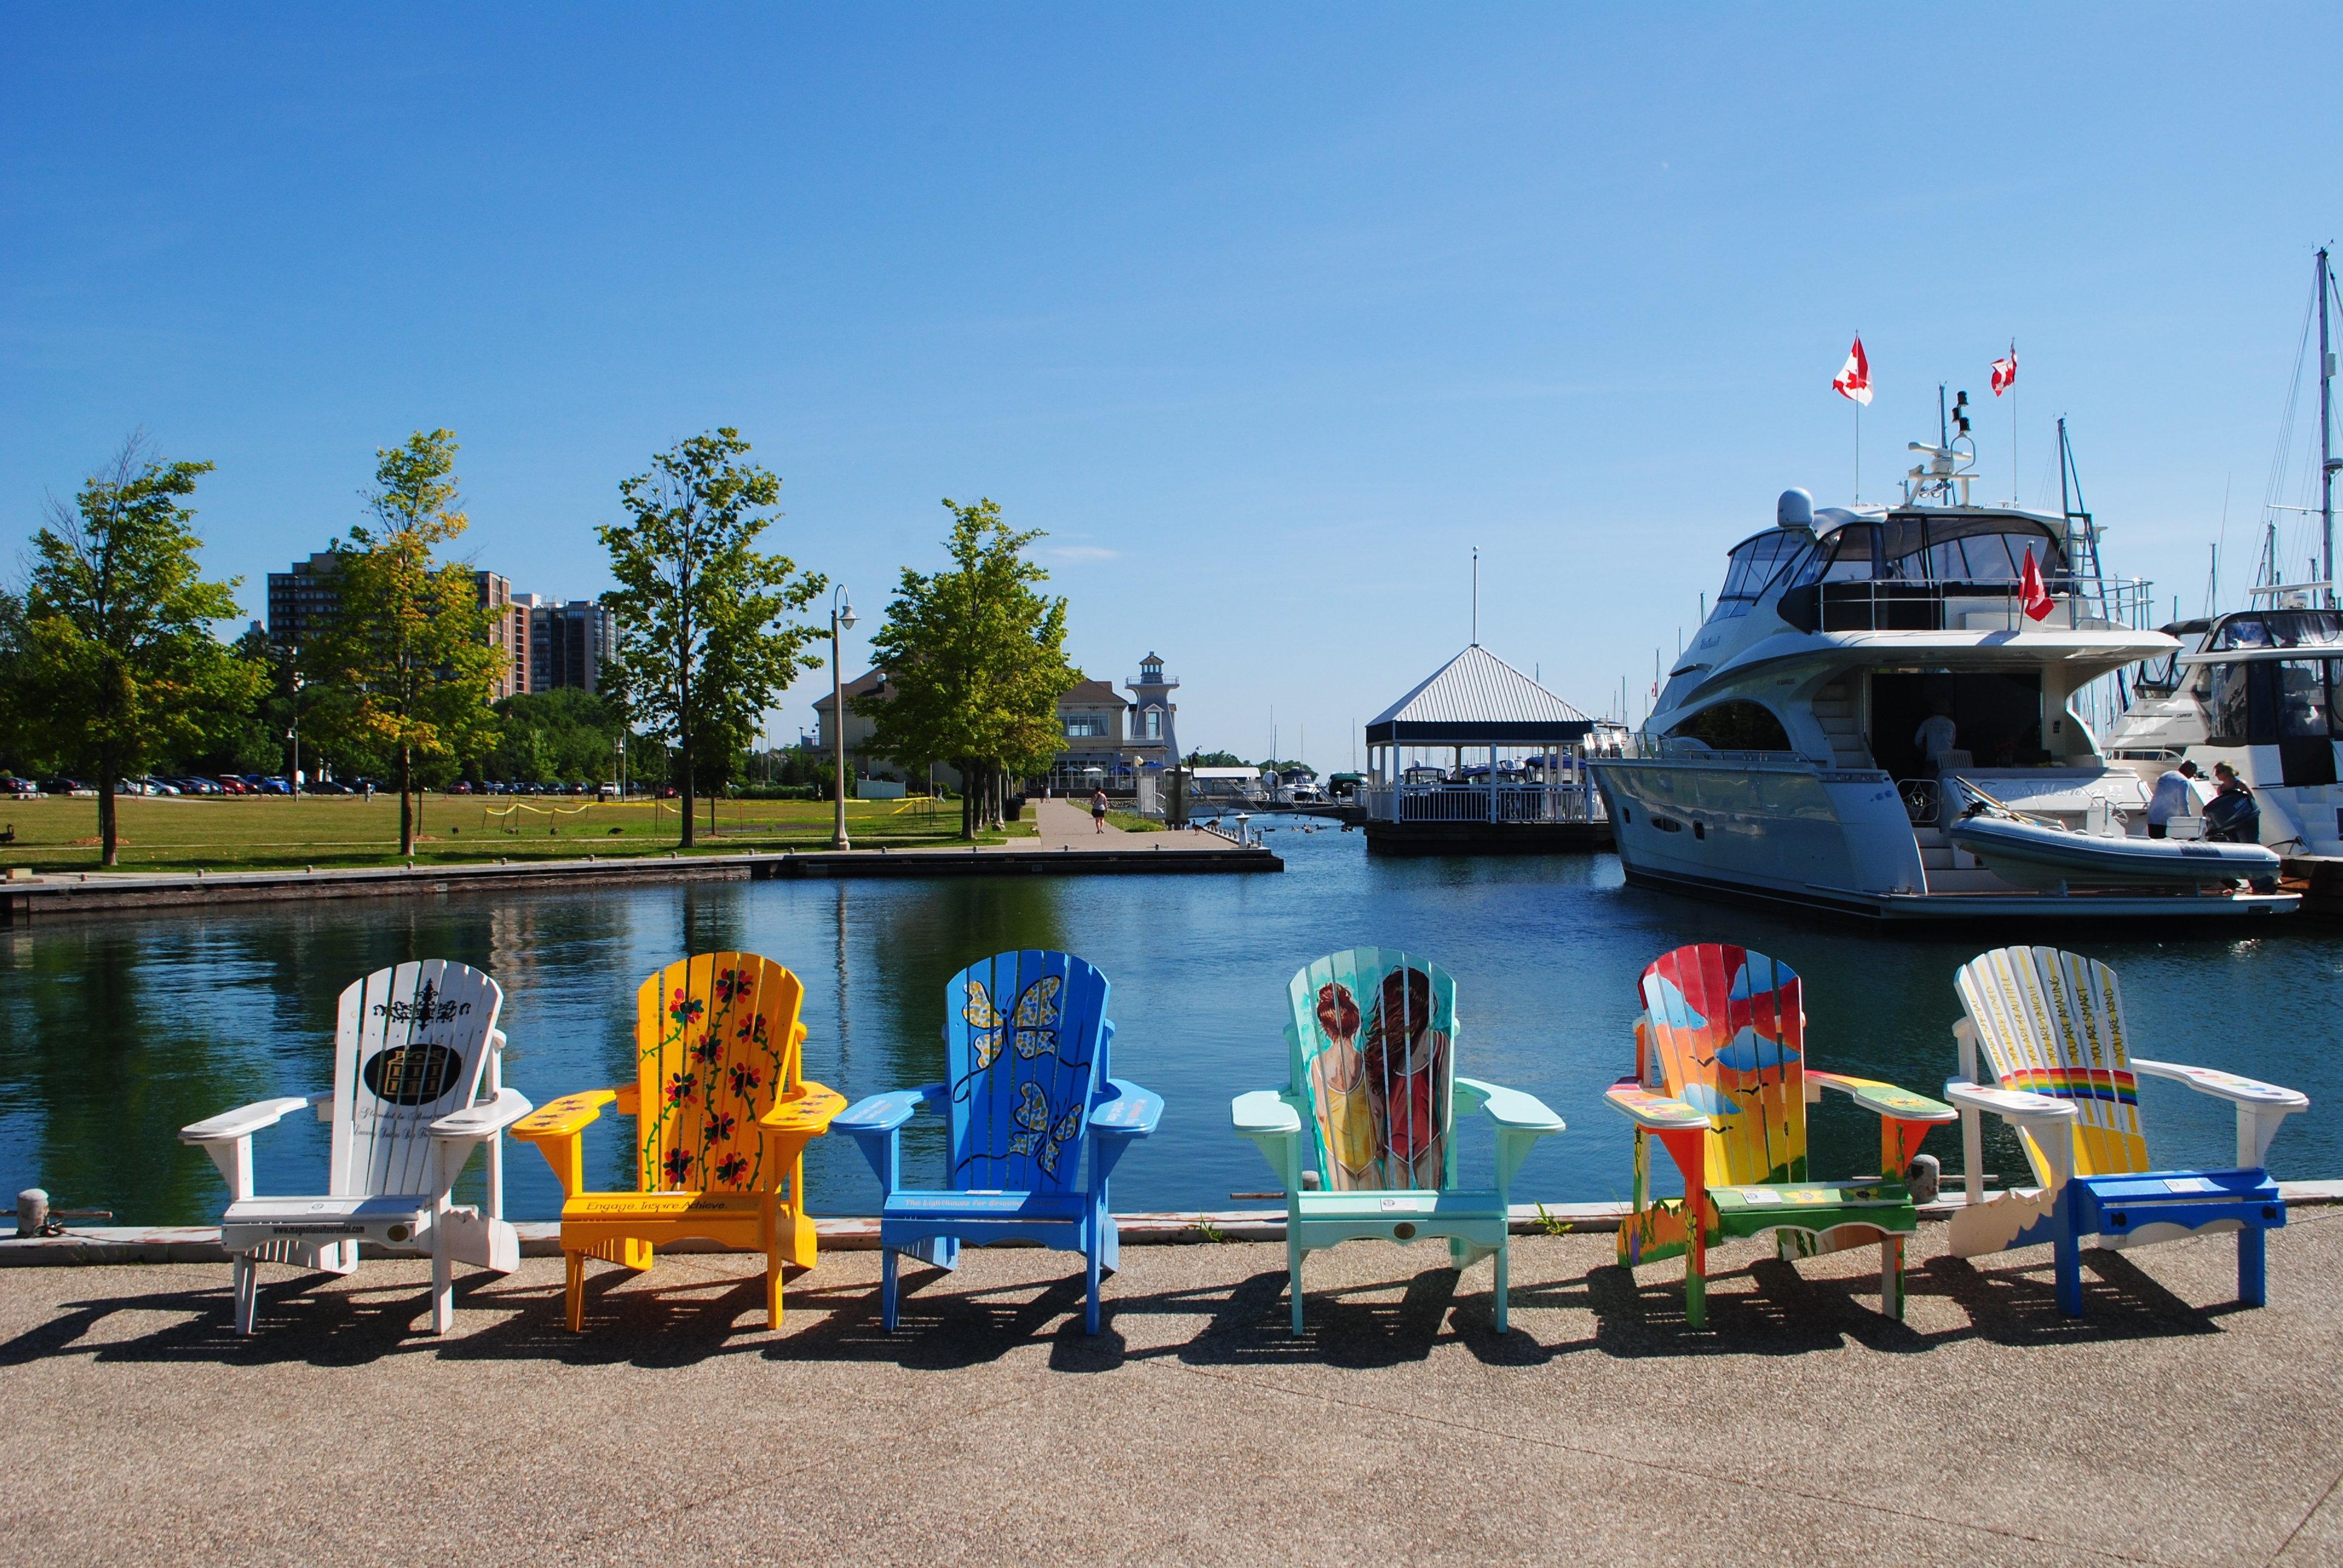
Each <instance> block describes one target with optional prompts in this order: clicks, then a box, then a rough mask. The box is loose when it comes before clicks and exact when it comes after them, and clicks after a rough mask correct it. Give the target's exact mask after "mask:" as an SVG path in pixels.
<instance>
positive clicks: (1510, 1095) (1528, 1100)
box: [1455, 1078, 1565, 1132]
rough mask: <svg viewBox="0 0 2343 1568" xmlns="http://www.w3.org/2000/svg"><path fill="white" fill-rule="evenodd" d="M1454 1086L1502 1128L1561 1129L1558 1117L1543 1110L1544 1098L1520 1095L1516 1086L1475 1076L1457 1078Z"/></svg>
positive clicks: (1544, 1108) (1538, 1130)
mask: <svg viewBox="0 0 2343 1568" xmlns="http://www.w3.org/2000/svg"><path fill="white" fill-rule="evenodd" d="M1455 1088H1456V1092H1457V1093H1458V1095H1459V1096H1460V1097H1462V1098H1464V1099H1466V1100H1477V1101H1480V1108H1481V1110H1482V1111H1484V1112H1485V1113H1486V1114H1487V1115H1488V1118H1489V1120H1490V1121H1493V1122H1495V1123H1496V1124H1497V1126H1498V1128H1499V1129H1500V1130H1501V1131H1506V1132H1561V1131H1564V1130H1565V1128H1564V1122H1563V1120H1562V1118H1561V1117H1559V1116H1556V1115H1555V1114H1554V1112H1553V1111H1549V1110H1547V1109H1546V1105H1545V1101H1543V1100H1540V1099H1539V1098H1538V1097H1537V1096H1536V1095H1534V1094H1524V1093H1523V1091H1520V1090H1518V1089H1507V1088H1506V1087H1505V1086H1504V1085H1503V1084H1502V1083H1491V1082H1488V1081H1485V1080H1483V1079H1478V1078H1459V1079H1457V1080H1456V1083H1455ZM1468 1109H1469V1107H1468Z"/></svg>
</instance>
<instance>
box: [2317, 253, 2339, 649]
mask: <svg viewBox="0 0 2343 1568" xmlns="http://www.w3.org/2000/svg"><path fill="white" fill-rule="evenodd" d="M2334 281H2335V279H2334V274H2333V273H2331V272H2329V271H2328V266H2327V247H2326V246H2319V247H2318V538H2319V548H2320V550H2321V552H2322V554H2321V558H2320V564H2321V565H2322V566H2323V567H2324V568H2325V569H2324V571H2323V572H2322V573H2321V575H2322V576H2323V577H2325V578H2326V579H2327V583H2328V588H2327V605H2328V608H2329V609H2332V608H2334V607H2335V587H2334V584H2335V469H2336V467H2337V464H2336V460H2335V448H2334V439H2335V437H2334V430H2335V425H2334V421H2333V419H2332V418H2331V417H2329V415H2330V413H2331V411H2332V409H2333V407H2334V401H2335V352H2334V350H2333V348H2331V347H2329V346H2328V336H2327V295H2328V290H2329V289H2330V288H2332V287H2333V286H2334Z"/></svg>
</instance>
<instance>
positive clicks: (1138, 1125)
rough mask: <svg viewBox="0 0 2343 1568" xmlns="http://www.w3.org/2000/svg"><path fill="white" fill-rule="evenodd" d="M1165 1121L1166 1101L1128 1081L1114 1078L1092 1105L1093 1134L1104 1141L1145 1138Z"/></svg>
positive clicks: (1151, 1091) (1158, 1095) (1153, 1092)
mask: <svg viewBox="0 0 2343 1568" xmlns="http://www.w3.org/2000/svg"><path fill="white" fill-rule="evenodd" d="M1162 1119H1163V1097H1162V1096H1161V1095H1160V1094H1158V1093H1156V1092H1155V1091H1153V1090H1151V1089H1141V1088H1140V1087H1139V1085H1137V1084H1135V1083H1133V1082H1131V1081H1130V1080H1129V1079H1127V1078H1110V1079H1108V1080H1107V1081H1106V1092H1105V1093H1104V1094H1101V1095H1100V1096H1099V1097H1098V1098H1096V1099H1094V1100H1092V1101H1091V1131H1092V1132H1095V1133H1097V1134H1098V1135H1099V1136H1100V1137H1101V1138H1124V1139H1129V1138H1144V1137H1146V1136H1147V1135H1148V1134H1149V1133H1151V1132H1152V1131H1155V1124H1156V1123H1157V1122H1158V1121H1161V1120H1162Z"/></svg>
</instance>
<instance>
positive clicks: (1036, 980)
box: [944, 949, 1114, 1192]
mask: <svg viewBox="0 0 2343 1568" xmlns="http://www.w3.org/2000/svg"><path fill="white" fill-rule="evenodd" d="M1107 990H1108V988H1107V980H1106V977H1105V976H1104V975H1102V974H1101V973H1100V972H1099V971H1098V970H1096V969H1094V968H1092V967H1091V965H1090V964H1088V963H1086V962H1084V961H1083V960H1081V959H1078V958H1076V957H1074V956H1073V955H1072V954H1071V953H1059V952H1042V951H1039V950H1031V949H1029V950H1025V951H1022V952H1013V953H996V954H994V955H993V956H992V957H991V958H989V959H985V960H982V961H981V962H978V963H973V964H970V965H969V966H968V968H966V969H964V970H961V971H960V973H959V974H957V975H954V976H953V977H952V978H951V980H950V981H949V982H948V983H947V984H946V986H945V989H944V1060H945V1064H946V1071H947V1074H948V1078H947V1081H948V1082H949V1083H950V1089H951V1132H950V1139H951V1142H950V1182H951V1188H952V1190H953V1191H961V1192H970V1191H1007V1192H1062V1191H1072V1190H1074V1189H1075V1188H1076V1185H1077V1183H1078V1181H1079V1179H1080V1168H1081V1156H1082V1148H1083V1143H1084V1140H1085V1139H1086V1138H1087V1137H1088V1135H1089V1131H1090V1120H1091V1097H1092V1095H1093V1094H1094V1093H1095V1091H1096V1090H1097V1087H1098V1084H1099V1081H1100V1080H1101V1077H1102V1076H1103V1075H1104V1073H1105V1071H1106V1070H1107V1062H1106V1054H1107V1041H1108V1039H1109V1037H1110V1032H1111V1030H1112V1029H1113V1027H1114V1026H1113V1025H1112V1024H1111V1023H1110V1022H1108V1021H1107V1016H1106V1005H1107Z"/></svg>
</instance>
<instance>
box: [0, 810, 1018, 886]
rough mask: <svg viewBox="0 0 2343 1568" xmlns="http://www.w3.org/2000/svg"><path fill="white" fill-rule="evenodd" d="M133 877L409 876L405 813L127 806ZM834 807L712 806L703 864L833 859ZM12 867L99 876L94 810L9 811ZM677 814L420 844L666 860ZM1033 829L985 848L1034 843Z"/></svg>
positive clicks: (892, 829)
mask: <svg viewBox="0 0 2343 1568" xmlns="http://www.w3.org/2000/svg"><path fill="white" fill-rule="evenodd" d="M833 809H834V808H833V807H832V806H831V805H830V802H829V801H827V800H725V801H720V802H719V803H718V805H717V808H716V823H715V828H714V829H713V830H712V831H711V830H710V829H709V819H708V807H707V806H706V805H705V804H704V803H703V804H702V805H701V806H700V807H699V810H698V811H697V812H696V813H695V814H694V815H695V816H696V817H697V819H698V820H699V846H698V849H697V851H696V852H699V853H710V854H723V853H729V852H734V851H738V850H741V849H828V848H829V847H830V829H831V820H832V811H833ZM116 810H117V811H118V812H119V817H118V821H119V823H120V825H121V834H122V844H121V850H122V853H121V864H120V867H119V869H121V870H125V871H192V870H194V869H196V868H197V867H201V868H203V869H206V870H215V871H217V870H269V869H282V868H290V867H298V866H387V865H395V864H397V863H398V802H397V799H389V798H386V797H383V796H379V795H377V797H375V799H373V800H371V801H368V800H366V799H363V798H361V797H358V796H355V795H327V796H321V797H318V798H316V799H299V800H288V799H283V798H281V797H259V798H255V797H248V796H247V797H239V796H229V797H226V798H225V799H222V798H216V797H210V796H176V797H175V796H167V795H166V796H163V797H160V798H153V797H147V796H126V797H123V798H121V799H118V800H117V801H116ZM5 829H14V831H15V842H14V843H10V844H0V866H30V867H32V868H33V869H35V870H36V871H88V870H95V869H97V864H98V852H97V801H96V799H86V800H77V799H40V800H10V801H0V830H5ZM678 830H679V824H678V821H677V819H676V811H675V806H674V803H673V802H671V801H650V800H624V801H619V800H608V801H598V800H592V799H582V798H572V797H563V796H541V797H533V798H528V799H519V800H512V799H496V798H494V797H487V796H475V795H432V796H427V797H426V799H425V801H424V806H423V827H422V835H421V839H420V840H419V841H418V842H417V845H416V849H415V859H416V863H417V865H427V864H449V863H454V862H459V861H465V860H489V859H498V857H505V858H509V859H577V858H578V857H580V856H583V855H588V854H594V855H630V854H632V855H648V854H655V853H656V854H664V853H665V852H666V851H668V850H669V849H674V848H675V847H676V839H677V834H678ZM846 831H847V835H848V837H849V838H850V839H852V840H853V842H854V844H855V846H856V847H857V848H876V847H877V846H879V845H881V844H883V845H886V846H887V847H889V848H890V849H903V848H910V847H917V846H921V845H948V844H957V843H959V842H960V803H959V802H958V801H956V800H940V801H930V800H908V801H907V800H850V801H848V802H847V803H846ZM1032 831H1033V825H1032V824H1031V822H1020V823H1013V824H1011V828H1010V829H1009V832H1008V833H1007V834H1006V835H1003V834H999V833H993V834H988V835H986V836H984V837H983V838H982V839H980V840H979V841H980V842H983V843H993V844H997V843H1000V842H1001V841H1002V840H1003V839H1004V837H1005V838H1019V837H1030V836H1031V834H1032Z"/></svg>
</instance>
